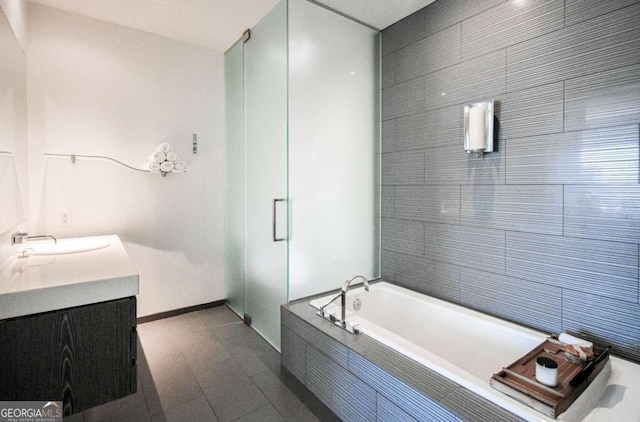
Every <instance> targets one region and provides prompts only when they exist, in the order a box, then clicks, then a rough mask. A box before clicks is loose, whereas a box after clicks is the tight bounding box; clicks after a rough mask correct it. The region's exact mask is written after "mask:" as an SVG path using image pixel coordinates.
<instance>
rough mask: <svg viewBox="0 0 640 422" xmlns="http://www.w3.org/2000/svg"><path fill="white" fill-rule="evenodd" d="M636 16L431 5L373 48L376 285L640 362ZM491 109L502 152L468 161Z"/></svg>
mask: <svg viewBox="0 0 640 422" xmlns="http://www.w3.org/2000/svg"><path fill="white" fill-rule="evenodd" d="M638 22H640V1H638V0H609V1H595V0H594V1H591V0H539V1H512V0H509V1H505V0H487V1H474V0H449V1H447V0H437V1H436V2H434V3H432V4H431V5H429V6H427V7H426V8H424V9H422V10H420V11H418V12H416V13H415V14H413V15H411V16H409V17H407V18H406V19H404V20H402V21H400V22H398V23H396V24H394V25H392V26H391V27H389V28H387V29H385V30H384V31H383V33H382V49H383V58H382V68H383V69H382V72H383V75H382V79H383V80H382V85H383V91H382V110H383V111H382V114H383V123H382V137H383V140H382V185H383V186H382V249H383V251H382V265H381V268H382V275H383V276H384V278H385V279H386V280H388V281H390V282H392V283H395V284H398V285H401V286H405V287H408V288H411V289H413V290H416V291H419V292H423V293H427V294H429V295H432V296H435V297H438V298H442V299H445V300H448V301H451V302H454V303H458V304H461V305H463V306H466V307H469V308H473V309H476V310H480V311H483V312H486V313H490V314H493V315H496V316H499V317H501V318H505V319H508V320H511V321H515V322H518V323H520V324H524V325H527V326H530V327H533V328H536V329H540V330H543V331H545V332H560V331H568V332H571V333H573V334H576V335H579V336H583V337H586V338H588V339H590V340H592V341H594V342H596V343H600V344H612V345H613V352H614V353H615V354H617V355H620V356H623V357H626V358H629V359H632V360H635V361H640V297H639V274H640V270H639V265H638V262H639V257H640V186H639V185H638V182H639V173H640V169H639V156H640V151H639V149H640V147H639V146H640V139H639V138H640V137H639V132H640V25H638ZM491 98H493V99H495V101H496V116H497V118H498V119H499V122H500V125H499V127H500V130H499V140H498V150H497V152H494V153H491V154H487V155H486V156H485V158H483V159H476V158H474V157H471V156H469V155H467V154H465V153H464V151H463V148H462V144H463V138H462V137H463V135H462V134H463V123H462V121H463V120H462V118H463V116H462V111H463V104H465V103H467V102H472V101H477V100H486V99H491Z"/></svg>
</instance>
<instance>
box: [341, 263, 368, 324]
mask: <svg viewBox="0 0 640 422" xmlns="http://www.w3.org/2000/svg"><path fill="white" fill-rule="evenodd" d="M358 278H361V279H362V280H363V281H364V290H365V291H367V292H368V291H369V280H367V278H366V277H365V276H362V275H356V276H353V277H352V278H351V279H350V280H347V281H345V282H344V284H343V285H342V290H340V302H341V305H342V306H341V308H342V309H341V312H342V313H341V317H342V319H341V320H340V321H341V322H342V326H343V327H344V326H346V322H345V318H346V317H347V291H348V290H349V286H350V285H351V282H352V281H353V280H356V279H358Z"/></svg>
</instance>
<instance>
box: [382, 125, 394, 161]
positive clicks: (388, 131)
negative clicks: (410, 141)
mask: <svg viewBox="0 0 640 422" xmlns="http://www.w3.org/2000/svg"><path fill="white" fill-rule="evenodd" d="M381 126H382V130H381V137H382V153H385V152H393V151H394V150H395V132H396V121H395V120H385V121H384V122H382V124H381Z"/></svg>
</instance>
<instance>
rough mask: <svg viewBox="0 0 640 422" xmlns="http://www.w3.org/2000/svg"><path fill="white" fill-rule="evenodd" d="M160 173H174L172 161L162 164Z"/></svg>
mask: <svg viewBox="0 0 640 422" xmlns="http://www.w3.org/2000/svg"><path fill="white" fill-rule="evenodd" d="M160 171H164V172H165V173H167V172H170V171H173V163H172V162H171V161H165V162H164V163H162V164H160Z"/></svg>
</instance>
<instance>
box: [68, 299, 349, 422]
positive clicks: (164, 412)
mask: <svg viewBox="0 0 640 422" xmlns="http://www.w3.org/2000/svg"><path fill="white" fill-rule="evenodd" d="M138 337H139V342H138V391H137V393H136V394H133V395H130V396H128V397H125V398H122V399H120V400H116V401H113V402H110V403H107V404H105V405H102V406H99V407H95V408H93V409H89V410H87V411H85V412H83V413H79V414H76V415H72V416H70V417H67V418H64V420H65V422H66V421H71V422H80V421H84V422H90V421H114V422H116V421H117V422H122V421H126V422H137V421H141V422H143V421H144V422H178V421H185V422H186V421H188V422H200V421H202V422H204V421H214V422H215V421H220V422H229V421H238V422H250V421H260V422H269V421H296V422H298V421H303V422H304V421H338V420H339V419H338V418H337V417H336V416H335V415H334V414H333V413H331V411H330V410H329V409H328V408H327V407H325V406H324V405H323V404H322V403H321V402H320V401H318V399H316V398H315V396H313V394H311V393H310V392H309V390H307V389H306V388H305V386H304V385H302V384H301V383H300V382H298V381H297V380H296V379H295V378H294V377H293V376H292V375H291V374H290V373H289V372H287V371H286V370H285V369H282V368H281V367H280V354H279V353H278V352H277V351H276V350H275V349H273V348H272V347H271V345H269V344H268V343H267V342H266V341H265V340H264V339H263V338H262V337H260V336H259V335H258V334H257V333H256V332H255V331H253V330H252V329H251V328H249V327H248V326H246V325H245V324H244V323H243V322H242V321H241V320H240V319H239V318H238V317H237V316H236V315H235V314H234V313H233V312H232V311H230V310H229V309H228V308H227V307H226V306H220V307H217V308H212V309H207V310H204V311H196V312H191V313H188V314H184V315H180V316H176V317H172V318H166V319H162V320H158V321H153V322H148V323H144V324H140V325H138Z"/></svg>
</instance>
